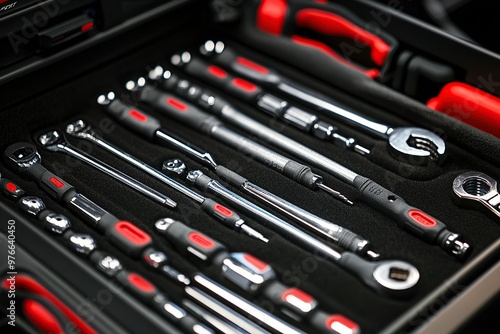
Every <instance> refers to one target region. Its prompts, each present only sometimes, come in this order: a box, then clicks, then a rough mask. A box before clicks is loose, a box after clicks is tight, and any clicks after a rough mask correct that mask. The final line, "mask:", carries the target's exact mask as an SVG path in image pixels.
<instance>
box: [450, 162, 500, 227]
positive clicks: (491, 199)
mask: <svg viewBox="0 0 500 334" xmlns="http://www.w3.org/2000/svg"><path fill="white" fill-rule="evenodd" d="M453 192H454V193H455V196H456V197H457V198H458V199H459V201H460V203H461V204H463V205H464V206H470V207H472V208H474V209H479V210H483V211H486V212H487V213H488V214H491V213H493V216H495V217H496V218H500V194H499V193H498V183H497V181H496V180H495V179H493V178H492V177H490V176H488V175H486V174H484V173H480V172H476V171H470V172H466V173H463V174H460V175H458V176H457V177H456V178H455V180H453ZM486 209H488V210H486Z"/></svg>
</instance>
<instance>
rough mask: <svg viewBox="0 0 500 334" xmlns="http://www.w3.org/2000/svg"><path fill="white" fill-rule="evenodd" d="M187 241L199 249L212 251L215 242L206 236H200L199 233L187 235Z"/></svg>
mask: <svg viewBox="0 0 500 334" xmlns="http://www.w3.org/2000/svg"><path fill="white" fill-rule="evenodd" d="M188 239H189V240H190V241H191V242H192V243H194V244H196V245H198V246H200V247H201V248H205V249H212V248H214V247H215V242H214V241H213V240H212V239H210V238H209V237H207V236H206V235H204V234H201V233H200V232H191V233H189V235H188Z"/></svg>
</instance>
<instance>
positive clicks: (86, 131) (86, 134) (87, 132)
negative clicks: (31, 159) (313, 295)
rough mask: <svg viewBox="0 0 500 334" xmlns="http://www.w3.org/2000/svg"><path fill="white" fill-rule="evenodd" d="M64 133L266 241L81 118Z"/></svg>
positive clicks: (228, 211) (217, 204) (222, 220)
mask: <svg viewBox="0 0 500 334" xmlns="http://www.w3.org/2000/svg"><path fill="white" fill-rule="evenodd" d="M66 133H67V134H69V135H70V136H73V137H76V138H80V139H85V140H88V141H90V142H92V143H94V144H96V145H98V146H99V147H101V148H103V149H105V150H106V151H108V152H110V153H112V154H114V155H115V156H117V157H119V158H121V159H123V160H125V161H127V162H128V163H130V164H132V165H133V166H135V167H137V168H139V169H140V170H142V171H144V172H146V173H148V174H149V175H151V176H153V177H154V178H156V179H157V180H159V181H161V182H163V183H165V184H166V185H168V186H170V187H171V188H173V189H174V190H177V191H178V192H180V193H182V194H184V195H186V196H187V197H189V198H190V199H192V200H193V201H195V202H197V203H198V204H200V208H201V209H202V210H203V211H205V212H206V213H208V214H209V215H211V216H212V217H214V218H216V219H218V220H220V221H221V222H222V223H223V224H224V225H226V226H228V227H230V228H234V229H236V230H238V231H239V232H243V233H245V234H247V235H248V236H250V237H252V238H256V239H259V240H261V241H263V242H268V239H267V238H265V237H264V236H263V235H262V234H261V233H259V232H258V231H256V230H254V229H253V228H252V227H250V226H248V225H247V224H245V221H244V220H243V219H241V218H240V216H239V215H238V214H237V213H236V212H233V211H232V210H230V209H228V208H226V207H225V206H223V205H221V204H219V203H216V202H214V201H213V200H211V199H210V198H206V197H204V196H202V195H200V194H198V193H197V192H195V191H193V190H191V189H189V188H188V187H186V186H184V185H183V184H181V183H179V182H177V181H175V180H173V179H172V178H170V177H168V176H167V175H165V174H163V173H161V172H159V171H158V170H156V169H154V168H153V167H151V166H149V165H148V164H146V163H145V162H143V161H141V160H139V159H137V158H136V157H134V156H132V155H130V154H128V153H125V152H124V151H123V150H121V149H119V148H118V147H116V146H114V145H112V144H111V143H109V142H107V141H106V140H104V139H102V138H98V137H97V135H96V133H95V131H94V130H93V129H92V127H91V125H90V124H88V123H86V122H84V121H83V120H77V121H75V122H73V123H71V124H69V125H68V126H67V127H66Z"/></svg>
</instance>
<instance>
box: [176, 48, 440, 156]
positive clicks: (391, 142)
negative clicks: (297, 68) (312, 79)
mask: <svg viewBox="0 0 500 334" xmlns="http://www.w3.org/2000/svg"><path fill="white" fill-rule="evenodd" d="M200 51H201V53H202V54H204V55H206V56H208V57H211V59H212V60H213V61H214V62H215V63H217V64H220V65H221V66H224V67H226V68H230V69H231V70H233V71H234V72H236V73H238V74H239V75H242V76H244V77H246V78H249V79H250V80H252V81H254V82H258V83H259V84H261V85H263V86H264V87H267V88H271V89H275V90H277V91H279V92H281V93H284V94H285V95H287V96H290V97H292V98H294V99H296V100H298V101H300V102H302V103H304V104H306V105H308V106H310V107H312V108H314V109H316V110H318V111H322V112H325V113H327V114H328V115H331V116H333V117H336V118H337V119H340V120H343V121H345V122H346V123H348V124H351V125H353V126H355V127H356V128H359V129H360V130H363V131H365V132H366V133H368V134H371V135H373V136H376V137H378V138H382V139H385V140H387V143H388V146H387V148H388V151H389V153H390V154H391V155H392V156H393V157H395V158H397V159H401V160H403V161H406V162H410V163H414V164H421V165H426V164H427V163H429V161H434V162H436V163H438V164H442V163H443V162H444V160H445V159H446V155H447V152H446V143H445V142H444V140H443V139H442V138H441V137H439V136H438V135H437V134H435V133H433V132H431V131H429V130H426V129H423V128H419V127H414V126H412V127H391V126H389V125H386V124H382V123H379V122H377V121H375V120H372V119H370V118H369V117H367V116H363V115H361V114H359V113H357V112H354V111H351V110H347V109H346V108H341V107H339V106H337V105H335V104H334V103H332V102H330V101H329V99H328V98H327V97H325V96H323V95H322V94H320V93H319V92H316V91H313V90H311V89H309V88H306V87H303V86H301V85H300V84H298V83H296V82H293V81H291V80H289V79H287V78H285V77H284V76H282V75H281V74H280V73H278V72H277V71H276V70H274V69H271V68H268V67H266V66H263V65H261V64H258V63H255V62H253V61H251V60H249V59H247V58H245V57H242V56H240V55H238V54H237V53H236V52H235V51H234V50H233V49H231V48H230V47H228V46H226V45H225V44H224V43H223V42H221V41H218V42H214V41H210V40H209V41H207V42H205V43H204V44H203V45H202V46H201V47H200ZM174 57H175V58H174V60H175V62H176V63H178V64H180V65H186V66H185V67H186V71H188V72H190V73H194V72H195V71H196V69H195V67H194V66H193V67H192V68H191V69H190V68H189V66H191V65H190V64H189V61H190V60H191V57H190V56H188V55H185V54H182V55H181V56H179V55H175V56H174ZM185 60H188V61H187V62H185ZM184 63H188V64H184Z"/></svg>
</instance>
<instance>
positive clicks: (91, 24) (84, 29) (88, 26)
mask: <svg viewBox="0 0 500 334" xmlns="http://www.w3.org/2000/svg"><path fill="white" fill-rule="evenodd" d="M92 29H94V22H89V23H85V24H84V25H83V26H82V32H87V31H90V30H92Z"/></svg>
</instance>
